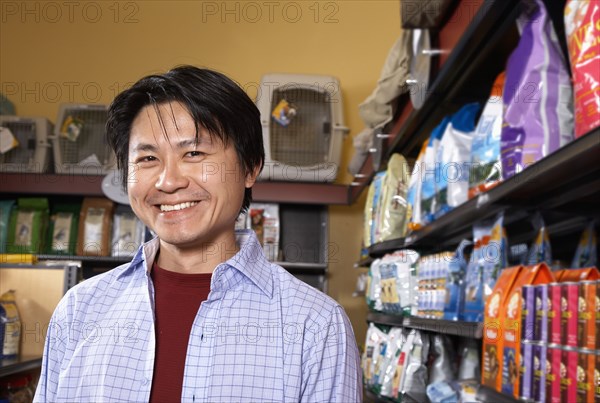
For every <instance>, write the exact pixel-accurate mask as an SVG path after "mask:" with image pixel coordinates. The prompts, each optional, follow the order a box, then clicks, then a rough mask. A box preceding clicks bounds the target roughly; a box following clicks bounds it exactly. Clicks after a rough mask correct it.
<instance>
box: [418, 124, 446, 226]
mask: <svg viewBox="0 0 600 403" xmlns="http://www.w3.org/2000/svg"><path fill="white" fill-rule="evenodd" d="M450 118H451V117H450V116H446V117H445V118H444V119H442V122H441V123H440V124H439V125H437V126H436V128H435V129H433V131H432V132H431V136H429V143H428V144H427V149H425V156H424V157H423V164H422V165H421V166H420V169H421V177H422V181H423V183H422V185H421V223H422V224H423V225H427V224H430V223H431V222H433V220H434V215H433V213H434V212H435V208H436V206H435V190H436V181H437V178H436V169H435V167H436V164H437V163H438V161H436V157H437V156H438V152H437V151H438V147H439V145H440V140H441V138H442V136H443V135H444V132H445V131H446V127H447V126H448V125H449V124H450Z"/></svg>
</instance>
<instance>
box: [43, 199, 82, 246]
mask: <svg viewBox="0 0 600 403" xmlns="http://www.w3.org/2000/svg"><path fill="white" fill-rule="evenodd" d="M80 210H81V205H79V204H56V205H54V208H53V209H52V214H51V215H50V226H49V228H48V242H47V249H48V253H50V254H52V255H74V254H75V247H76V245H77V230H78V228H79V212H80Z"/></svg>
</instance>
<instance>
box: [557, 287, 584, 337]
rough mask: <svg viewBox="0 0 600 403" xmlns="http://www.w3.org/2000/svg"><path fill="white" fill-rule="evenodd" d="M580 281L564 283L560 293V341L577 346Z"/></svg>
mask: <svg viewBox="0 0 600 403" xmlns="http://www.w3.org/2000/svg"><path fill="white" fill-rule="evenodd" d="M578 294H579V284H578V283H573V282H569V283H562V284H561V294H560V341H561V343H560V344H562V345H563V346H570V347H577V312H578V309H579V308H578Z"/></svg>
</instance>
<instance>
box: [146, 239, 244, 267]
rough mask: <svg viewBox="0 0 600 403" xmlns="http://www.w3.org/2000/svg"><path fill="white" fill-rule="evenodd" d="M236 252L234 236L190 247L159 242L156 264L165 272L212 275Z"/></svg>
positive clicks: (236, 245)
mask: <svg viewBox="0 0 600 403" xmlns="http://www.w3.org/2000/svg"><path fill="white" fill-rule="evenodd" d="M238 251H239V245H238V244H237V241H236V239H235V235H234V234H232V235H231V237H227V239H223V240H220V241H213V242H205V243H202V244H200V245H195V246H190V247H179V246H176V245H170V244H167V243H165V242H162V241H161V242H160V250H159V254H158V258H157V260H156V263H157V264H158V265H159V266H160V267H161V268H163V269H165V270H169V271H174V272H177V273H184V274H185V273H188V274H194V273H212V272H213V271H214V270H215V268H216V267H217V266H218V265H219V264H221V263H223V262H225V261H227V260H228V259H230V258H231V257H233V256H234V255H235V254H236V253H237V252H238Z"/></svg>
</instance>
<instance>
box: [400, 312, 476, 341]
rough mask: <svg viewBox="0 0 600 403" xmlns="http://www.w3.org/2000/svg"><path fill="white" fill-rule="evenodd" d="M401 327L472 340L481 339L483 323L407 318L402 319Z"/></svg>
mask: <svg viewBox="0 0 600 403" xmlns="http://www.w3.org/2000/svg"><path fill="white" fill-rule="evenodd" d="M403 326H404V327H410V328H412V329H419V330H427V331H430V332H435V333H442V334H449V335H453V336H460V337H469V338H472V339H481V338H482V336H483V323H480V322H463V321H452V320H442V319H426V318H418V317H415V316H409V317H406V318H404V322H403Z"/></svg>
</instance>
